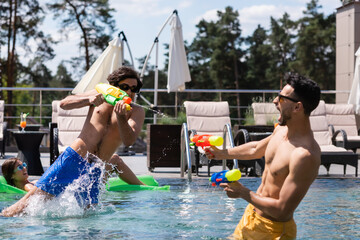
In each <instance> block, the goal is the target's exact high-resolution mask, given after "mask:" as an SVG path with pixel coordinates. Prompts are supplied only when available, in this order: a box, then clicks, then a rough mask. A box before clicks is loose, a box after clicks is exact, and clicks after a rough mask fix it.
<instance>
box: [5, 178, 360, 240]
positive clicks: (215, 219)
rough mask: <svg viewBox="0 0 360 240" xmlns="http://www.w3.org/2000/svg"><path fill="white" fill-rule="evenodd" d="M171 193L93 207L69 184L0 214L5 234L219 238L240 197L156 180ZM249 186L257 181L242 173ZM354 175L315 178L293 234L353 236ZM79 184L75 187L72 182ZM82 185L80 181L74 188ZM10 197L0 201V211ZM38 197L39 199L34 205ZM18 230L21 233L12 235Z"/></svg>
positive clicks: (240, 208)
mask: <svg viewBox="0 0 360 240" xmlns="http://www.w3.org/2000/svg"><path fill="white" fill-rule="evenodd" d="M157 180H158V182H159V184H160V185H165V184H169V185H171V191H133V192H104V191H102V192H101V200H100V203H99V204H98V205H96V206H95V207H91V208H89V209H87V210H84V209H83V208H82V207H80V206H79V204H78V200H77V198H76V195H74V190H73V189H76V187H77V186H79V185H77V186H76V187H75V186H72V187H70V189H71V188H73V187H74V188H73V189H71V190H68V189H67V191H66V192H65V193H64V194H63V195H62V197H61V198H60V199H54V200H51V201H45V203H43V199H35V200H33V201H34V205H32V206H31V207H30V206H29V207H28V209H27V210H28V214H29V215H27V216H25V217H19V218H0V223H1V224H0V232H1V233H3V234H2V235H1V236H2V237H3V238H4V239H6V238H11V239H26V238H28V239H54V238H55V239H73V238H74V239H226V238H227V237H228V236H230V235H231V234H232V233H233V231H234V229H235V227H236V225H237V224H238V222H239V220H240V218H241V216H242V214H243V213H244V210H245V207H246V206H247V202H245V201H244V200H241V199H229V198H228V197H227V196H226V193H225V192H224V191H223V189H222V188H220V187H212V186H211V185H210V183H209V181H208V179H207V178H202V179H194V180H193V182H191V183H189V182H188V181H187V180H186V179H167V178H164V179H157ZM240 181H241V182H242V183H243V184H244V185H245V186H246V187H248V188H249V189H250V190H252V191H256V189H257V188H258V186H259V184H260V181H261V179H260V178H242V179H241V180H240ZM85 182H86V181H85ZM359 183H360V180H358V179H345V180H339V179H317V180H316V181H315V182H314V184H313V185H312V186H311V188H310V190H309V192H308V194H307V195H306V197H305V198H304V200H303V201H302V203H301V204H300V205H299V207H298V209H297V210H296V212H295V215H294V219H295V222H296V223H297V227H298V235H297V236H298V237H297V239H360V220H359V217H358V216H359V214H360V210H359V209H360V189H359V187H358V186H359ZM80 185H81V184H80ZM82 187H83V186H82ZM16 200H17V199H15V198H14V196H12V197H8V199H7V200H6V199H0V208H4V207H6V206H9V205H11V204H13V203H14V202H15V201H16ZM36 201H39V202H40V203H41V204H44V205H42V206H39V205H41V204H40V203H39V202H38V203H39V204H36ZM20 233H21V234H20Z"/></svg>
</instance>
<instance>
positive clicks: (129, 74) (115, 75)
mask: <svg viewBox="0 0 360 240" xmlns="http://www.w3.org/2000/svg"><path fill="white" fill-rule="evenodd" d="M127 78H134V79H136V81H137V87H136V90H137V92H139V91H140V88H141V87H142V85H143V84H142V82H141V81H140V78H139V74H138V73H137V72H136V71H135V70H134V69H132V68H131V67H127V66H122V67H120V68H119V69H117V70H115V71H114V72H112V73H111V74H110V75H109V76H108V78H107V80H108V82H109V83H110V84H111V85H113V86H116V85H118V84H119V82H121V81H122V80H125V79H127Z"/></svg>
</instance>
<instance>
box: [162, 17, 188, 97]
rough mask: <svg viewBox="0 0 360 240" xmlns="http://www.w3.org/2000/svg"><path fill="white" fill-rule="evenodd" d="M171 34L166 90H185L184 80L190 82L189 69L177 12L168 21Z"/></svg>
mask: <svg viewBox="0 0 360 240" xmlns="http://www.w3.org/2000/svg"><path fill="white" fill-rule="evenodd" d="M170 26H171V36H170V47H169V69H168V84H167V89H168V92H169V93H170V92H177V91H183V90H185V82H190V81H191V77H190V71H189V66H188V63H187V58H186V53H185V46H184V39H183V34H182V25H181V22H180V18H179V16H178V15H177V14H173V17H172V19H171V21H170Z"/></svg>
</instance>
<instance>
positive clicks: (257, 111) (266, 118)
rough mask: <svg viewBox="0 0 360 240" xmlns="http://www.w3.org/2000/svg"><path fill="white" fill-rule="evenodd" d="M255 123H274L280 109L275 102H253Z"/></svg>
mask: <svg viewBox="0 0 360 240" xmlns="http://www.w3.org/2000/svg"><path fill="white" fill-rule="evenodd" d="M251 108H252V110H253V112H254V121H255V125H274V123H275V122H276V121H277V119H278V117H279V111H278V110H277V109H276V107H275V104H274V103H270V102H267V103H252V104H251Z"/></svg>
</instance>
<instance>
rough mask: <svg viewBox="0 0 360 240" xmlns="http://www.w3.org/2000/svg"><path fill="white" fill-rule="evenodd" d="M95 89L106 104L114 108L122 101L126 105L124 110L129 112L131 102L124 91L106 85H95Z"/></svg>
mask: <svg viewBox="0 0 360 240" xmlns="http://www.w3.org/2000/svg"><path fill="white" fill-rule="evenodd" d="M95 89H96V91H97V92H98V93H102V94H103V96H104V98H105V101H106V102H107V103H109V104H111V105H113V106H115V104H116V103H117V102H118V101H120V100H122V101H124V102H125V103H126V110H128V111H129V110H131V107H130V104H131V102H132V100H131V98H130V97H129V95H127V93H126V92H125V91H123V90H121V89H119V88H117V87H114V86H112V85H110V84H106V83H99V84H97V85H96V86H95Z"/></svg>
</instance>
